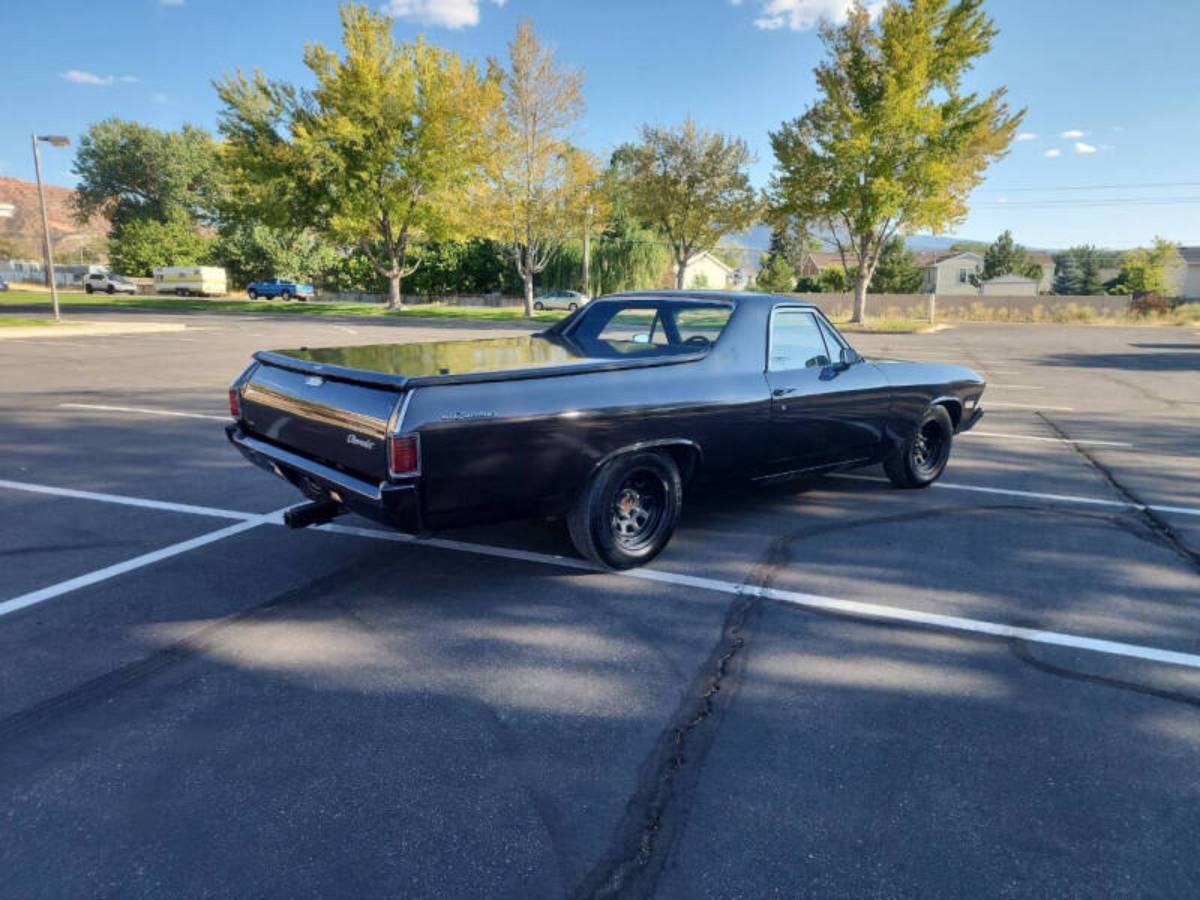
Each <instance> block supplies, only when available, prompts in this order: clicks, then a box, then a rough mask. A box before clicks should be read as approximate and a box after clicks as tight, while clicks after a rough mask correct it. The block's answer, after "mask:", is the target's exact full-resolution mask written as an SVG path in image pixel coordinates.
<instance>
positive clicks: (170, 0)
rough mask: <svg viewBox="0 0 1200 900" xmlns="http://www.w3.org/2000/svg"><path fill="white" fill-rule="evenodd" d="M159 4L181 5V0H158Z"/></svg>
mask: <svg viewBox="0 0 1200 900" xmlns="http://www.w3.org/2000/svg"><path fill="white" fill-rule="evenodd" d="M158 5H159V6H183V0H158Z"/></svg>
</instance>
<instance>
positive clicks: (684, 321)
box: [675, 306, 733, 344]
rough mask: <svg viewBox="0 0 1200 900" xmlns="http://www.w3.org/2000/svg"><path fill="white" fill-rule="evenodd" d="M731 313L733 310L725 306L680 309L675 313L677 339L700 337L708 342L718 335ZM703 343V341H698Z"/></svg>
mask: <svg viewBox="0 0 1200 900" xmlns="http://www.w3.org/2000/svg"><path fill="white" fill-rule="evenodd" d="M732 315H733V310H732V309H729V308H727V307H720V306H718V307H713V308H711V309H698V308H697V309H681V310H679V312H677V313H676V314H675V329H676V330H677V331H678V332H679V340H681V341H683V342H685V343H686V342H687V340H688V339H689V338H696V337H702V338H706V339H707V340H708V341H709V342H713V341H715V340H716V339H717V338H718V337H720V335H721V332H722V331H723V330H724V328H725V324H726V323H727V322H728V321H729V317H730V316H732ZM698 343H700V344H703V342H702V341H701V342H698Z"/></svg>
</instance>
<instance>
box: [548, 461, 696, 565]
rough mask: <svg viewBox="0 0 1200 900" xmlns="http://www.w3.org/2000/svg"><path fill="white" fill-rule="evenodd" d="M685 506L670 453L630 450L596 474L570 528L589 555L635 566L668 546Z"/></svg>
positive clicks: (605, 561)
mask: <svg viewBox="0 0 1200 900" xmlns="http://www.w3.org/2000/svg"><path fill="white" fill-rule="evenodd" d="M682 505H683V482H682V480H681V479H680V477H679V468H678V467H677V466H676V465H675V461H674V460H672V459H671V457H670V456H668V455H666V454H665V453H658V452H642V453H629V454H625V455H623V456H618V457H616V458H614V459H611V460H609V461H608V462H607V463H605V464H604V465H603V466H601V468H600V470H599V471H597V472H596V473H595V474H594V475H593V476H592V478H591V480H590V481H588V483H587V486H586V487H585V488H584V489H583V491H582V492H581V493H580V495H579V498H578V499H577V500H576V501H575V505H574V506H572V507H571V511H570V512H569V513H568V514H567V530H568V532H569V533H570V535H571V542H572V543H573V544H574V545H575V549H576V550H578V551H579V553H580V555H581V556H583V557H584V558H585V559H589V560H591V561H592V562H594V563H596V564H597V565H600V566H604V567H606V568H612V569H632V568H634V567H635V566H641V565H645V564H646V563H648V562H650V560H652V559H654V557H656V556H657V555H658V554H659V553H661V552H662V550H663V548H664V547H666V546H667V543H668V542H669V541H670V540H671V535H673V534H674V533H675V528H676V526H677V525H678V524H679V512H680V509H681V507H682Z"/></svg>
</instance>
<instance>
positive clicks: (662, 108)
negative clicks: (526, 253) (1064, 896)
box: [0, 0, 1200, 247]
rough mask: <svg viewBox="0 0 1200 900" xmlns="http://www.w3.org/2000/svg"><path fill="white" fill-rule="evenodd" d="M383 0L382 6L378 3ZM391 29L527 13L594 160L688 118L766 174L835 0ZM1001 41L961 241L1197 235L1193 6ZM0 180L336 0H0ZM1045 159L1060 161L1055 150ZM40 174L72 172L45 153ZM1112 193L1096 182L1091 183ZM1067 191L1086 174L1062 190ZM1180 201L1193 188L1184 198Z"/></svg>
mask: <svg viewBox="0 0 1200 900" xmlns="http://www.w3.org/2000/svg"><path fill="white" fill-rule="evenodd" d="M379 2H383V0H379ZM387 5H388V6H389V7H390V8H391V10H392V12H393V13H395V14H396V15H397V26H396V29H397V34H398V36H400V37H401V38H409V37H412V36H415V35H416V34H417V33H419V32H424V33H425V34H426V35H427V36H428V38H429V39H430V40H432V41H434V42H436V43H439V44H442V45H444V46H447V47H450V48H452V49H455V50H458V51H460V52H462V53H464V54H467V55H470V56H475V57H485V56H489V55H493V56H502V55H503V54H504V51H505V43H506V41H507V40H508V39H509V37H510V36H511V34H512V32H513V29H514V28H515V26H516V23H517V22H518V21H519V20H520V19H521V18H523V17H526V16H529V17H531V18H532V19H533V20H534V23H535V25H536V27H537V29H538V31H539V33H540V34H541V36H542V37H543V38H544V39H546V40H548V41H550V42H552V43H554V44H555V45H556V46H557V48H558V52H559V56H560V58H561V59H562V60H563V61H565V62H567V63H569V64H571V65H574V66H577V67H579V68H582V69H583V70H584V72H585V74H586V77H587V84H586V97H587V101H588V111H587V115H586V117H585V118H584V120H583V122H582V124H581V126H580V129H579V133H578V134H577V135H576V138H577V140H578V141H579V142H580V143H582V144H583V145H585V146H587V147H589V148H591V149H593V150H595V151H597V152H600V153H604V152H606V151H607V150H610V149H611V148H612V147H613V146H615V145H616V144H618V143H620V142H622V141H626V140H629V139H632V138H633V137H634V136H635V134H636V130H637V127H638V125H639V124H641V123H642V122H647V121H649V122H656V123H660V124H667V123H673V122H677V121H679V120H681V119H682V118H683V117H684V116H685V115H687V114H691V115H693V116H694V117H696V118H697V119H698V120H699V121H700V122H701V123H703V124H705V125H707V126H709V127H712V128H719V129H721V130H724V131H729V132H733V133H736V134H738V135H741V136H742V137H744V138H745V139H746V140H747V141H748V142H749V143H750V145H751V147H752V148H753V149H754V151H755V152H756V153H757V154H758V156H759V162H758V163H757V164H756V166H755V168H754V173H753V174H754V177H755V180H756V181H757V182H759V183H760V184H765V183H766V179H767V178H768V177H769V174H770V169H771V162H772V159H771V153H770V145H769V143H768V138H767V133H768V131H769V130H771V129H773V128H776V127H778V125H779V123H780V122H782V121H783V120H785V119H789V118H792V117H794V116H796V115H799V114H800V113H801V112H802V111H803V110H804V108H805V106H806V105H807V104H808V103H809V102H811V101H812V99H813V96H814V90H815V89H814V84H813V77H812V68H813V66H814V65H815V64H816V62H817V61H818V60H819V58H820V50H821V48H820V44H819V41H818V40H817V36H816V33H815V31H814V30H813V27H812V23H813V21H814V20H815V17H816V16H817V15H820V14H825V15H834V16H836V15H838V14H839V12H840V11H841V9H843V8H844V5H845V4H844V0H739V2H734V0H600V2H588V0H504V2H498V0H390V2H389V3H388V4H387ZM987 6H988V10H989V12H990V14H991V15H992V16H993V18H994V19H995V20H996V21H997V23H998V25H999V27H1000V29H1001V34H1000V37H999V38H998V40H997V42H996V45H995V47H994V49H993V52H992V54H991V55H990V56H989V57H987V58H986V59H985V60H983V61H982V62H981V63H980V64H979V65H978V66H977V68H976V69H975V71H974V73H973V74H972V76H971V78H970V84H971V85H972V86H974V87H978V88H979V89H990V88H991V87H993V86H996V85H1000V84H1005V85H1007V86H1008V88H1009V94H1010V98H1011V101H1012V103H1013V105H1014V106H1018V107H1020V106H1026V107H1028V109H1029V112H1028V116H1027V118H1026V121H1025V126H1024V131H1025V132H1027V134H1028V135H1030V137H1028V139H1026V140H1022V141H1020V142H1018V143H1015V144H1014V145H1013V148H1012V151H1011V152H1010V154H1009V155H1008V157H1007V158H1006V159H1004V160H1003V161H1001V162H1000V163H998V164H997V165H996V166H994V167H993V168H992V169H991V170H990V171H989V175H988V179H987V181H986V183H985V184H984V185H983V186H981V187H980V189H979V190H978V191H977V192H976V194H975V196H974V198H973V203H972V210H971V215H970V217H969V219H968V220H967V221H966V222H965V223H964V224H963V225H962V226H960V227H959V228H957V229H956V232H955V233H957V234H959V235H962V236H965V237H972V238H977V239H990V238H992V237H994V236H995V235H996V234H997V233H999V232H1000V231H1001V230H1003V229H1004V228H1011V229H1012V230H1013V232H1014V234H1015V235H1016V237H1017V239H1018V240H1019V241H1021V242H1023V243H1025V244H1027V245H1030V246H1038V247H1059V246H1064V245H1067V244H1072V243H1079V242H1089V243H1096V244H1100V245H1104V246H1111V247H1128V246H1133V245H1136V244H1138V243H1142V242H1146V241H1148V240H1150V239H1151V238H1152V237H1154V236H1155V235H1156V234H1161V235H1163V236H1165V237H1169V238H1171V239H1174V240H1177V241H1181V242H1184V243H1192V244H1200V153H1198V152H1197V147H1200V69H1197V65H1196V56H1195V52H1196V51H1195V47H1196V44H1195V41H1196V35H1197V34H1200V3H1197V2H1196V0H1144V2H1142V3H1139V4H1137V5H1136V7H1135V6H1133V5H1131V4H1128V3H1126V2H1117V0H990V2H989V3H988V4H987ZM0 34H2V35H3V36H4V40H3V46H4V52H3V55H2V58H3V64H2V65H3V71H4V79H3V88H2V90H3V96H4V104H3V109H4V115H3V116H0V174H2V175H13V176H17V177H20V178H32V177H33V163H32V159H31V156H30V149H29V135H30V133H31V132H33V131H40V132H43V133H51V132H62V133H65V134H68V135H71V136H72V138H73V139H74V138H75V137H76V136H77V135H79V134H80V133H81V132H82V131H83V130H84V129H85V128H86V126H87V125H88V123H90V122H93V121H96V120H98V119H102V118H104V117H107V116H112V115H116V116H121V117H124V118H130V119H137V120H140V121H143V122H147V123H149V124H152V125H156V126H159V127H163V128H174V127H177V126H178V125H180V124H181V123H183V122H192V123H195V124H198V125H202V126H205V127H209V128H212V127H213V126H214V124H215V117H216V109H217V105H216V99H215V96H214V92H213V90H212V87H211V84H210V82H211V80H212V79H213V78H216V77H218V76H220V75H221V74H222V73H223V72H226V71H230V70H232V69H234V68H236V67H238V66H241V67H243V68H246V69H252V68H254V67H256V66H257V67H261V68H262V69H263V70H264V71H265V72H266V73H267V74H268V75H270V76H272V77H279V78H285V79H290V80H300V81H303V80H304V79H305V76H306V71H305V69H304V67H303V65H302V63H301V61H300V57H301V51H302V48H303V46H304V44H305V42H306V41H320V42H323V43H326V44H327V45H336V44H337V42H338V24H337V4H336V2H335V0H58V2H56V3H54V4H52V5H51V6H42V5H41V4H34V3H18V2H13V0H5V2H2V3H0ZM1056 153H1057V155H1055V154H1056ZM43 163H44V166H45V171H46V176H47V180H48V181H50V182H51V183H55V184H65V185H69V184H72V183H73V180H74V179H73V177H72V176H71V174H70V163H71V151H70V150H55V149H53V148H47V149H46V152H45V154H44V156H43ZM1110 185H1111V186H1114V187H1097V186H1110ZM1068 188H1082V189H1075V190H1068ZM1189 200H1190V201H1191V202H1187V201H1189Z"/></svg>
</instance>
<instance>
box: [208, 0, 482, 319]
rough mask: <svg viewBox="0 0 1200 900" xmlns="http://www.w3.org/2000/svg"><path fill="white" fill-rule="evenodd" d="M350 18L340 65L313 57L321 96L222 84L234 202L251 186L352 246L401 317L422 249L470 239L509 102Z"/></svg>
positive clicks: (257, 83)
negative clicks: (475, 202) (491, 139)
mask: <svg viewBox="0 0 1200 900" xmlns="http://www.w3.org/2000/svg"><path fill="white" fill-rule="evenodd" d="M340 14H341V21H342V43H343V47H344V54H343V55H342V56H339V55H338V54H337V53H336V52H334V51H332V50H328V49H326V48H325V47H323V46H321V45H320V44H310V45H309V46H308V47H307V48H306V49H305V52H304V63H305V65H306V66H307V67H308V68H309V69H310V70H311V72H312V74H313V76H314V77H315V79H316V87H315V88H314V89H313V90H312V91H311V92H301V91H299V90H297V89H296V88H295V87H293V86H292V85H289V84H286V83H282V82H276V83H272V82H269V81H267V80H266V79H265V78H264V77H263V76H261V75H256V76H255V77H254V78H253V79H247V78H246V77H245V76H244V75H242V74H241V73H240V72H239V73H237V74H236V75H232V76H227V77H226V78H225V79H224V80H223V81H222V82H220V83H219V84H218V85H217V92H218V95H219V96H220V99H221V101H222V103H223V104H224V108H223V110H222V111H221V114H220V128H221V132H222V134H224V135H225V137H226V140H227V142H228V143H229V144H230V150H229V151H228V157H229V163H228V165H229V169H228V171H229V173H230V175H231V178H232V179H233V180H234V181H235V185H234V190H236V189H237V184H236V182H237V181H239V180H241V181H248V182H249V187H250V188H251V190H250V191H248V192H247V194H246V196H247V197H248V201H247V202H248V203H251V204H252V205H253V206H256V207H258V208H259V209H261V208H262V206H263V205H271V206H274V207H275V208H276V210H277V212H276V213H275V215H278V214H279V212H278V211H279V210H284V209H286V210H287V212H288V213H289V214H290V217H291V218H292V219H293V221H294V222H295V223H296V224H303V225H311V226H313V227H315V228H317V229H318V230H319V231H321V232H322V233H323V234H325V235H326V236H328V237H329V238H330V239H331V240H333V241H334V242H336V243H338V244H341V245H350V246H354V247H356V248H357V249H358V250H359V251H360V252H361V253H362V255H363V256H365V257H366V258H367V259H368V260H370V262H371V264H372V265H373V266H374V267H375V270H376V271H377V272H378V273H379V274H380V275H381V276H383V277H384V278H386V279H387V282H388V306H389V308H395V307H397V306H399V305H400V302H401V285H402V281H403V279H404V278H405V277H406V276H408V275H410V274H412V272H413V271H414V270H415V269H416V267H417V266H418V265H419V264H420V248H421V247H423V246H425V245H426V244H427V243H429V242H435V241H440V240H447V239H451V238H454V237H458V236H464V235H466V234H468V233H469V231H470V225H469V222H468V217H467V216H466V214H465V209H464V206H465V204H464V203H463V196H464V195H465V194H468V193H469V192H470V191H471V190H472V188H473V186H474V183H475V182H476V181H477V180H478V179H479V177H480V175H481V172H482V166H483V163H484V161H485V158H486V155H487V149H486V144H485V140H484V133H483V127H482V126H483V123H484V122H486V121H487V120H488V119H489V118H490V117H491V115H492V111H493V110H494V109H495V107H496V106H497V105H498V103H499V99H500V97H499V89H498V85H497V83H496V79H495V78H494V77H492V76H491V75H488V74H482V73H480V72H479V71H478V69H477V67H476V66H475V65H474V64H471V63H464V62H463V61H462V60H461V59H460V58H459V57H458V55H457V54H454V53H451V52H449V51H447V50H442V49H440V48H437V47H433V46H431V45H429V44H426V43H425V42H424V40H422V39H420V38H418V39H417V40H416V41H415V42H413V43H403V44H398V43H397V42H396V40H395V38H394V37H393V34H392V27H393V21H392V19H390V18H389V17H387V16H386V15H383V14H381V13H376V12H373V11H371V10H370V9H368V8H367V7H365V6H359V5H357V4H354V3H348V4H345V5H343V6H342V7H341V8H340ZM289 182H294V184H290V183H289ZM264 221H269V219H268V218H266V217H264Z"/></svg>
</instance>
